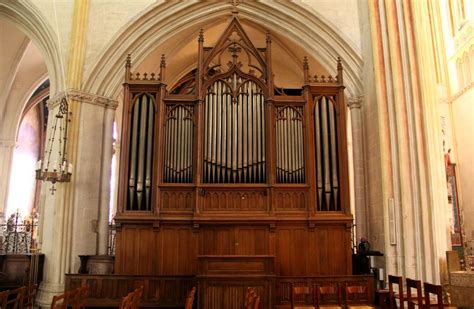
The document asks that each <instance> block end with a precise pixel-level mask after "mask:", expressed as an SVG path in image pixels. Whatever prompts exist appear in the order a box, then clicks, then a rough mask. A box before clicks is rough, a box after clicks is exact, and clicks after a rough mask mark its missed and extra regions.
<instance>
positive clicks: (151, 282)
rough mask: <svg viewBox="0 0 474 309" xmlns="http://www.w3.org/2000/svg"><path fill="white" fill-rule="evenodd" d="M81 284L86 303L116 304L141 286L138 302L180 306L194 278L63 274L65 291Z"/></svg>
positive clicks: (194, 284)
mask: <svg viewBox="0 0 474 309" xmlns="http://www.w3.org/2000/svg"><path fill="white" fill-rule="evenodd" d="M85 285H87V286H89V292H88V296H87V299H86V306H88V307H113V306H115V307H117V306H118V305H119V304H120V301H121V299H122V297H124V296H126V295H127V293H128V292H131V291H133V290H134V289H135V288H137V287H140V286H143V288H144V291H143V295H142V300H141V302H140V305H141V306H145V307H157V306H164V307H168V306H169V307H181V308H182V307H184V300H185V299H186V295H187V293H188V292H189V291H190V290H191V288H192V287H193V286H196V281H195V278H194V276H173V277H169V276H146V275H141V276H133V275H128V276H118V275H66V286H65V290H66V291H68V290H72V289H75V288H78V287H80V286H85Z"/></svg>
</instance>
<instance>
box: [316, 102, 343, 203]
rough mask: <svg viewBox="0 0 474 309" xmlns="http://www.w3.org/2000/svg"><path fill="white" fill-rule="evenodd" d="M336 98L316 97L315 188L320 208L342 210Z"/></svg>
mask: <svg viewBox="0 0 474 309" xmlns="http://www.w3.org/2000/svg"><path fill="white" fill-rule="evenodd" d="M334 104H335V101H334V98H333V97H330V96H320V97H315V108H314V129H315V132H314V136H315V148H316V155H315V157H316V158H315V159H316V187H317V188H316V191H317V193H316V194H317V199H318V210H320V211H339V210H341V203H340V196H339V182H340V181H339V166H338V153H337V151H338V149H337V144H338V141H337V123H336V117H337V116H336V112H335V108H334Z"/></svg>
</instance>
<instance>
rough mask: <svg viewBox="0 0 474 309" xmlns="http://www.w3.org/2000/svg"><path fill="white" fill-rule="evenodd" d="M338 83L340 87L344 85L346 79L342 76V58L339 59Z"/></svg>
mask: <svg viewBox="0 0 474 309" xmlns="http://www.w3.org/2000/svg"><path fill="white" fill-rule="evenodd" d="M337 82H338V84H339V85H343V84H344V78H343V74H342V59H341V57H337Z"/></svg>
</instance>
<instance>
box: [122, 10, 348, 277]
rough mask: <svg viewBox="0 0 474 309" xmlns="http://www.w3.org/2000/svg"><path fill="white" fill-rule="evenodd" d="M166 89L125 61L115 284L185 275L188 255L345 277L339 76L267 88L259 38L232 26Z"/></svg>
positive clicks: (194, 260)
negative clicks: (259, 259) (128, 278)
mask: <svg viewBox="0 0 474 309" xmlns="http://www.w3.org/2000/svg"><path fill="white" fill-rule="evenodd" d="M198 46H199V47H198V48H199V49H198V57H197V65H196V68H195V69H194V70H192V71H191V72H189V73H188V74H186V75H184V77H183V78H182V79H181V80H180V81H179V82H178V83H177V84H176V85H174V86H173V87H170V88H168V87H167V85H166V79H165V71H166V64H165V58H164V56H163V57H162V59H161V65H160V72H159V73H158V74H156V75H155V74H151V75H148V74H146V73H144V74H140V73H135V72H133V73H132V72H131V71H132V69H131V67H132V66H131V59H130V57H128V58H127V61H126V66H125V72H126V73H125V83H124V113H123V124H122V127H123V130H122V146H121V159H120V173H119V197H118V211H117V214H116V217H115V221H116V225H117V227H118V230H117V244H116V257H115V261H116V262H115V263H116V265H115V270H116V273H118V274H147V275H150V274H155V275H196V274H197V270H198V269H199V265H198V263H199V262H198V261H199V259H198V257H199V256H205V255H208V256H219V255H222V256H230V255H236V256H237V255H238V256H241V255H249V256H252V255H255V256H261V255H265V256H274V263H275V274H276V276H277V277H276V278H277V279H276V280H277V281H278V277H279V276H317V275H346V274H350V273H351V264H350V263H351V262H350V256H351V232H350V229H351V223H352V217H351V215H350V213H349V209H350V207H349V185H348V168H347V142H346V123H345V111H346V107H345V102H344V86H343V70H342V64H341V60H340V59H339V60H338V62H337V75H336V76H334V77H331V76H328V77H325V76H320V77H318V76H310V74H309V68H308V62H307V60H306V59H305V60H304V61H303V65H302V87H301V88H300V89H285V88H280V87H277V86H275V85H274V81H273V71H272V61H271V59H272V55H271V36H270V34H268V36H267V39H266V42H265V47H261V48H256V47H255V46H254V45H253V43H252V42H251V40H250V39H249V37H248V36H247V34H246V33H245V31H244V29H243V28H242V26H241V24H240V22H239V20H238V18H237V17H233V18H232V20H231V22H230V24H229V26H228V27H227V29H226V30H225V31H224V33H223V34H222V36H221V38H220V39H219V40H218V42H217V43H216V45H215V46H214V47H212V48H211V47H204V35H203V32H202V31H201V33H200V34H199V37H198Z"/></svg>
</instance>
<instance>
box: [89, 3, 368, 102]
mask: <svg viewBox="0 0 474 309" xmlns="http://www.w3.org/2000/svg"><path fill="white" fill-rule="evenodd" d="M231 9H232V6H231V5H230V4H229V3H227V2H216V3H213V4H212V5H209V3H206V2H191V1H189V2H188V1H179V2H164V3H163V2H162V3H157V4H154V5H152V6H150V7H148V8H147V9H146V10H145V11H144V12H143V13H141V14H139V15H138V16H136V17H135V18H134V19H133V20H132V21H130V22H129V23H128V24H126V25H125V26H124V27H122V29H121V30H120V31H119V32H118V33H117V34H116V35H115V36H114V37H113V39H112V40H111V43H110V44H109V45H108V46H107V47H106V49H105V51H104V53H103V55H102V57H101V58H100V59H99V60H98V61H97V62H96V63H95V64H94V66H93V69H92V70H91V73H90V74H89V76H88V77H87V78H86V79H85V81H84V83H83V85H84V89H83V90H84V91H86V92H89V93H95V94H99V95H103V96H108V97H116V96H117V95H118V93H119V91H120V85H121V84H122V83H123V73H124V70H123V66H124V61H125V58H126V56H127V54H129V53H132V54H133V60H134V63H135V64H137V63H141V62H142V61H143V60H144V59H145V58H146V57H147V56H148V55H149V54H150V52H152V51H153V50H154V49H155V48H156V47H158V46H159V45H160V44H162V43H164V42H166V40H167V39H168V38H170V37H172V36H173V35H176V34H179V33H180V32H181V31H184V30H186V29H190V28H197V27H202V25H204V24H207V23H212V22H213V21H215V20H216V19H219V18H223V17H228V16H230V14H231ZM238 11H239V13H238V14H239V17H240V18H241V19H247V20H249V21H251V22H253V23H255V24H257V25H259V26H261V27H263V28H266V29H269V30H271V31H272V32H274V33H277V34H279V35H281V36H284V37H286V38H288V39H289V40H290V41H291V42H293V43H294V44H295V45H298V46H300V47H301V48H303V49H304V50H305V51H306V53H307V54H308V55H309V56H313V57H314V58H315V59H317V60H318V61H319V62H320V63H321V65H322V66H323V67H325V68H326V69H328V71H334V67H335V64H336V61H337V57H338V56H340V57H341V58H342V61H343V64H344V71H345V83H346V91H347V94H348V96H357V95H359V94H360V93H362V82H361V81H362V78H361V77H360V74H361V71H362V58H361V55H360V53H359V52H358V51H357V49H356V48H355V47H354V46H352V45H351V43H349V40H347V39H344V35H343V34H342V33H339V32H338V30H336V29H337V27H336V25H332V24H330V22H329V21H327V20H324V18H323V17H322V16H317V13H316V12H314V11H308V10H307V9H305V8H303V7H302V6H301V5H300V4H298V3H294V2H291V3H283V2H281V3H280V2H277V1H275V2H272V3H271V4H269V3H266V2H259V1H249V2H245V3H242V4H240V5H239V6H238ZM197 35H198V32H196V40H197ZM301 62H302V59H301ZM314 73H316V72H314ZM314 73H313V74H314Z"/></svg>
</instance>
